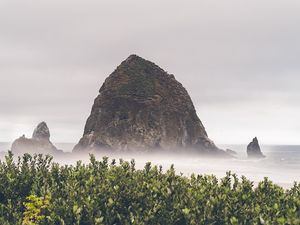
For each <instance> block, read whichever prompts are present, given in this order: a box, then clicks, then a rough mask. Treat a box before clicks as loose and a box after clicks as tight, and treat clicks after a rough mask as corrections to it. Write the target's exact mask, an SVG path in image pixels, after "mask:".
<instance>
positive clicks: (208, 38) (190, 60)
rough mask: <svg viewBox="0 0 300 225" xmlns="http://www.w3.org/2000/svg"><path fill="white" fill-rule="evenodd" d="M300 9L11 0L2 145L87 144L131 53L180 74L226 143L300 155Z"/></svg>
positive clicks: (7, 4) (2, 24)
mask: <svg viewBox="0 0 300 225" xmlns="http://www.w3.org/2000/svg"><path fill="white" fill-rule="evenodd" d="M299 14H300V2H299V1H298V0H278V1H272V0H265V1H260V0H245V1H240V0H227V1H216V0H203V1H199V0H188V1H184V2H183V1H177V0H165V1H158V0H152V1H148V2H146V1H140V0H128V1H124V0H109V1H106V0H104V1H95V0H91V1H84V0H72V1H70V0H43V1H36V0H35V1H33V0H24V1H16V0H1V1H0V49H1V51H0V86H1V87H0V109H1V110H0V141H5V142H8V141H13V140H14V139H16V138H18V137H19V136H21V135H22V134H23V133H24V134H26V136H29V135H31V131H32V129H33V128H34V127H35V126H36V124H37V123H39V122H40V121H46V122H47V123H48V124H49V127H50V130H51V132H52V140H53V141H55V142H78V140H79V139H80V137H81V135H82V133H83V128H84V124H85V121H86V118H87V117H88V115H89V113H90V110H91V107H92V103H93V100H94V98H95V97H96V96H97V94H98V90H99V88H100V86H101V85H102V82H103V81H104V79H105V78H106V77H107V76H108V75H109V74H110V73H111V72H112V71H113V70H114V69H115V68H116V66H118V65H119V64H120V63H121V61H123V60H124V59H125V58H126V57H128V56H129V55H130V54H133V53H135V54H138V55H140V56H141V57H144V58H146V59H149V60H151V61H153V62H155V63H156V64H158V65H159V66H161V67H162V68H163V69H165V70H167V71H168V72H170V73H172V74H174V75H175V77H176V78H177V80H178V81H180V82H181V83H182V84H183V85H184V87H185V88H186V89H187V90H188V92H189V93H190V95H191V97H192V99H193V102H194V104H195V106H196V108H197V113H198V115H199V117H200V119H201V120H202V122H203V124H204V125H205V127H206V130H207V131H208V134H209V136H210V138H211V139H212V140H214V141H215V142H216V144H221V143H240V144H242V143H247V142H248V141H250V139H251V138H252V137H253V136H260V137H262V138H261V142H262V143H264V144H299V136H300V133H299V132H300V129H299V128H300V122H299V119H297V118H298V115H299V113H300V106H299V104H298V103H299V101H300V92H299V90H300V77H299V73H300V64H299V62H298V61H299V58H300V57H299V56H300V45H299V44H298V42H299V39H300V29H299V22H300V17H299Z"/></svg>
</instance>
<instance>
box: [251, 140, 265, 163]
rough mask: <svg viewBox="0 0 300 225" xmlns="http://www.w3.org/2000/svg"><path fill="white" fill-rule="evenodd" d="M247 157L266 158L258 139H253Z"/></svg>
mask: <svg viewBox="0 0 300 225" xmlns="http://www.w3.org/2000/svg"><path fill="white" fill-rule="evenodd" d="M247 155H248V158H265V156H264V155H263V154H262V152H261V149H260V146H259V143H258V140H257V137H255V138H253V140H252V141H251V142H250V143H249V145H248V146H247Z"/></svg>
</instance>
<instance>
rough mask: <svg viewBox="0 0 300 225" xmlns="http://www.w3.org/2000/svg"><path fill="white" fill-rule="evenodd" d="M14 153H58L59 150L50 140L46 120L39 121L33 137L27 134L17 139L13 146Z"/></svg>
mask: <svg viewBox="0 0 300 225" xmlns="http://www.w3.org/2000/svg"><path fill="white" fill-rule="evenodd" d="M11 150H12V152H13V153H17V154H23V153H44V154H47V153H57V152H59V150H57V148H56V147H55V146H54V145H53V144H52V143H51V142H50V132H49V128H48V126H47V124H46V123H45V122H41V123H39V125H38V126H37V127H36V128H35V130H34V132H33V134H32V138H26V137H25V135H23V136H22V137H20V138H18V139H17V140H15V141H14V142H13V144H12V146H11Z"/></svg>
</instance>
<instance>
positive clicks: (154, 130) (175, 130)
mask: <svg viewBox="0 0 300 225" xmlns="http://www.w3.org/2000/svg"><path fill="white" fill-rule="evenodd" d="M179 149H180V150H181V149H193V150H196V151H198V152H203V153H220V154H224V155H226V153H225V152H224V151H222V150H220V149H218V148H217V147H216V145H215V144H214V143H213V142H212V141H211V140H210V139H209V138H208V136H207V133H206V131H205V128H204V126H203V125H202V123H201V121H200V119H199V118H198V116H197V114H196V110H195V108H194V105H193V103H192V100H191V98H190V96H189V94H188V92H187V91H186V90H185V88H184V87H183V86H182V84H181V83H179V82H178V81H177V80H176V79H175V77H174V75H171V74H168V73H167V72H165V71H164V70H163V69H161V68H160V67H158V66H157V65H155V64H154V63H152V62H150V61H147V60H145V59H143V58H141V57H139V56H137V55H131V56H129V57H128V58H127V59H126V60H125V61H123V62H122V63H121V64H120V65H119V66H118V67H117V68H116V70H115V71H114V72H113V73H112V74H111V75H110V76H109V77H108V78H107V79H106V80H105V82H104V84H103V85H102V87H101V88H100V91H99V95H98V97H97V98H96V99H95V101H94V105H93V107H92V111H91V114H90V116H89V117H88V119H87V122H86V125H85V129H84V134H83V137H82V138H81V140H80V141H79V143H78V144H77V145H76V146H75V147H74V150H73V151H74V152H85V151H88V152H94V151H99V150H100V151H101V150H106V151H154V150H174V151H175V150H179Z"/></svg>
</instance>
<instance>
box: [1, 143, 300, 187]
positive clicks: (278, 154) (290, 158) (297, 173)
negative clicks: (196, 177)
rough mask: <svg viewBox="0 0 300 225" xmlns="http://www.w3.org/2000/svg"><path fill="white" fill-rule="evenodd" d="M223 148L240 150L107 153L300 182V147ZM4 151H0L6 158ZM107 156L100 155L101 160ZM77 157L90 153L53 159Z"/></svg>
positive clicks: (140, 163)
mask: <svg viewBox="0 0 300 225" xmlns="http://www.w3.org/2000/svg"><path fill="white" fill-rule="evenodd" d="M55 145H56V146H57V147H58V148H59V149H62V150H64V151H66V152H70V151H71V150H72V148H73V147H74V145H75V144H72V143H71V144H70V143H57V144H55ZM219 147H220V148H222V149H227V148H229V149H231V150H234V151H236V152H237V155H236V158H232V159H215V158H203V157H201V156H198V155H190V154H180V155H177V154H170V153H168V154H166V153H162V154H157V153H156V154H148V155H144V154H131V153H117V154H113V155H107V154H106V155H107V156H108V157H110V158H111V159H112V158H115V159H119V158H122V159H125V160H131V159H132V158H134V159H135V160H136V165H137V167H138V168H143V167H144V165H145V163H146V162H151V163H152V164H153V165H162V166H163V168H164V169H165V170H166V169H168V168H169V167H170V166H171V165H172V164H174V166H175V169H176V171H177V172H178V173H182V174H184V175H186V176H190V175H191V174H192V173H195V174H213V175H215V176H217V177H223V176H225V174H226V172H227V171H231V172H233V173H236V174H237V175H238V176H239V177H241V176H246V177H247V178H248V179H250V180H251V181H253V182H254V183H256V184H257V183H258V182H259V181H261V180H263V179H264V177H268V178H269V179H270V180H272V181H273V182H274V183H276V184H279V185H281V186H283V187H286V188H289V187H291V186H292V185H293V183H294V182H300V146H289V145H283V146H279V145H278V146H268V145H262V146H261V149H262V152H263V154H264V155H265V156H266V158H264V159H247V154H246V145H219ZM9 148H10V143H1V142H0V152H1V151H7V150H8V149H9ZM3 156H4V153H2V154H0V157H1V158H3ZM103 156H104V155H101V154H100V155H97V158H98V159H101V157H103ZM77 160H82V161H83V162H88V161H89V156H88V154H84V155H80V156H79V155H73V154H66V155H60V156H59V157H54V161H56V162H59V163H61V164H74V163H75V162H76V161H77Z"/></svg>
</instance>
